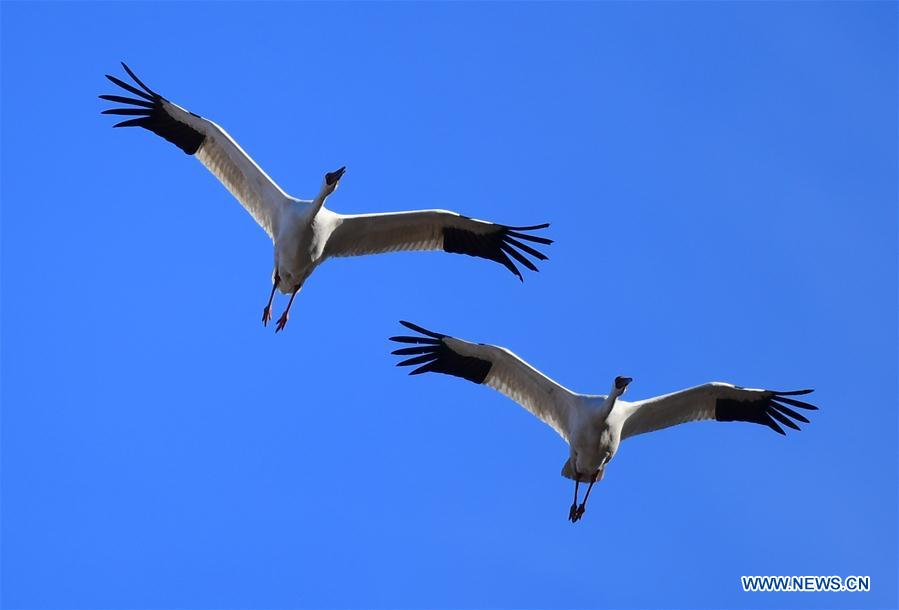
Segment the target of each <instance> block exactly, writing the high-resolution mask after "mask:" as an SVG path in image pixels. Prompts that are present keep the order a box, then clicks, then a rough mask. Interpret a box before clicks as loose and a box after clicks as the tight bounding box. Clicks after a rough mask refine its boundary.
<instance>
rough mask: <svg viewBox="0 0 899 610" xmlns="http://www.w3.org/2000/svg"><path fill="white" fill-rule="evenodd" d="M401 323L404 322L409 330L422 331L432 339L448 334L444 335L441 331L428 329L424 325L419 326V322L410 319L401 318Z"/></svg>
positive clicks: (441, 337)
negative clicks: (415, 322)
mask: <svg viewBox="0 0 899 610" xmlns="http://www.w3.org/2000/svg"><path fill="white" fill-rule="evenodd" d="M400 324H402V325H403V326H405V327H406V328H408V329H409V330H413V331H415V332H417V333H421V334H423V335H425V336H427V337H431V338H432V339H443V338H444V337H446V335H443V334H441V333H436V332H434V331H432V330H428V329H427V328H423V327H421V326H419V325H418V324H414V323H412V322H409V321H408V320H400Z"/></svg>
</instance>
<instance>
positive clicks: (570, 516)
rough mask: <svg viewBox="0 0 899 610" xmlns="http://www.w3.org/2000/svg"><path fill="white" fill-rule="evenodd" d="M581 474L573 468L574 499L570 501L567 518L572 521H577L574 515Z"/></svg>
mask: <svg viewBox="0 0 899 610" xmlns="http://www.w3.org/2000/svg"><path fill="white" fill-rule="evenodd" d="M580 478H581V475H579V474H578V473H577V469H575V470H574V501H573V502H572V503H571V509H570V510H569V511H568V520H569V521H571V522H572V523H574V522H575V521H577V518H576V517H575V515H576V514H577V488H578V486H579V485H580V484H581V481H580Z"/></svg>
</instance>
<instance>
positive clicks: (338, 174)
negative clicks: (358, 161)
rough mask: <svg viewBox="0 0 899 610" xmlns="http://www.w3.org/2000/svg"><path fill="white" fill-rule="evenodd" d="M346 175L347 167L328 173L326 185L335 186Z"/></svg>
mask: <svg viewBox="0 0 899 610" xmlns="http://www.w3.org/2000/svg"><path fill="white" fill-rule="evenodd" d="M345 173H346V165H344V166H343V167H341V168H340V169H338V170H337V171H333V172H328V173H327V174H325V184H327V185H328V186H333V185H334V184H336V183H337V182H338V181H339V180H340V179H341V178H342V177H343V175H344V174H345Z"/></svg>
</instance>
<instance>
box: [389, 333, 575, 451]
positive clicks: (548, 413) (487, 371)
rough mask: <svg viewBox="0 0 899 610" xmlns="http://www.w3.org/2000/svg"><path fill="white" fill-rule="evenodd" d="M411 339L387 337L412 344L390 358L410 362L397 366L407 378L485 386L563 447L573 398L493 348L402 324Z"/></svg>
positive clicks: (510, 355) (509, 354)
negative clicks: (434, 376) (447, 378)
mask: <svg viewBox="0 0 899 610" xmlns="http://www.w3.org/2000/svg"><path fill="white" fill-rule="evenodd" d="M400 324H402V325H403V326H405V327H406V328H408V329H410V330H413V331H415V332H416V333H419V334H418V335H414V336H400V337H391V338H390V340H391V341H396V342H398V343H411V344H413V345H415V347H403V348H400V349H397V350H394V351H393V352H392V353H393V354H394V355H397V356H411V357H410V358H407V359H406V360H403V361H401V362H399V363H397V366H416V368H415V369H414V370H413V371H412V372H411V373H409V374H410V375H420V374H422V373H443V374H444V375H454V376H456V377H461V378H463V379H467V380H468V381H471V382H473V383H478V384H485V385H488V386H490V387H491V388H493V389H495V390H497V391H498V392H500V393H502V394H505V395H506V396H508V397H509V398H511V399H512V400H514V401H515V402H517V403H518V404H520V405H521V406H523V407H524V408H525V409H527V410H528V411H530V412H531V413H532V414H533V415H535V416H536V417H538V418H539V419H540V420H542V421H543V422H545V423H546V424H548V425H549V426H550V427H552V428H553V429H554V430H555V431H556V432H558V433H559V434H560V435H561V436H562V438H564V439H565V440H566V441H567V440H568V439H569V434H570V431H571V429H572V426H574V425H575V420H576V415H577V408H578V395H577V394H575V393H573V392H572V391H571V390H568V389H567V388H565V387H563V386H561V385H559V384H558V383H556V382H555V381H553V380H552V379H550V378H549V377H547V376H546V375H544V374H543V373H541V372H540V371H538V370H537V369H535V368H534V367H532V366H531V365H529V364H528V363H527V362H525V361H524V360H522V359H521V358H519V357H518V356H516V355H515V354H513V353H512V352H510V351H509V350H507V349H505V348H502V347H497V346H495V345H484V344H483V343H469V342H468V341H463V340H461V339H456V338H454V337H449V336H447V335H442V334H440V333H435V332H432V331H429V330H426V329H424V328H422V327H420V326H417V325H415V324H412V323H411V322H404V321H401V322H400Z"/></svg>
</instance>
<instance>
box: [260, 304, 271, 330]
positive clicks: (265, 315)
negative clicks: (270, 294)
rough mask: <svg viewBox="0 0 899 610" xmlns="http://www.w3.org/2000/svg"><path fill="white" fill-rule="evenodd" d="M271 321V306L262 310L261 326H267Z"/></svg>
mask: <svg viewBox="0 0 899 610" xmlns="http://www.w3.org/2000/svg"><path fill="white" fill-rule="evenodd" d="M271 321H272V308H271V306H268V307H266V308H265V309H263V310H262V325H263V326H268V323H269V322H271Z"/></svg>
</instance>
